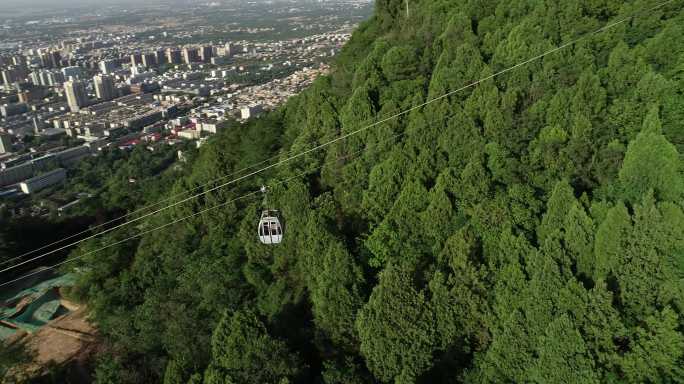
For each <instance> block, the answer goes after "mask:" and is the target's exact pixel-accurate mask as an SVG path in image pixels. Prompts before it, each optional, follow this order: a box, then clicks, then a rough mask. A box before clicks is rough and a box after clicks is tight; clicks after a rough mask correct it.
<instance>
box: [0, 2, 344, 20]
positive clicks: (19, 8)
mask: <svg viewBox="0 0 684 384" xmlns="http://www.w3.org/2000/svg"><path fill="white" fill-rule="evenodd" d="M211 1H212V0H145V1H142V2H141V1H140V0H107V1H106V2H105V4H103V1H102V0H57V1H55V0H4V1H3V3H4V4H3V8H4V9H5V12H13V13H20V14H23V15H29V14H33V13H36V14H40V13H43V12H47V11H52V10H59V9H63V10H66V9H70V8H73V7H90V6H98V7H104V8H107V7H111V6H117V5H119V6H128V5H137V6H142V7H144V6H147V5H153V4H164V3H204V2H207V3H208V2H211ZM215 1H222V2H228V3H230V2H238V1H243V0H215ZM250 1H253V2H264V3H265V2H272V1H276V2H277V1H290V0H250ZM299 1H302V2H305V1H318V0H299ZM325 1H326V2H335V1H337V0H325ZM36 8H38V9H36ZM7 16H9V17H10V18H11V17H13V16H12V15H7ZM2 18H3V17H2V15H1V14H0V19H2Z"/></svg>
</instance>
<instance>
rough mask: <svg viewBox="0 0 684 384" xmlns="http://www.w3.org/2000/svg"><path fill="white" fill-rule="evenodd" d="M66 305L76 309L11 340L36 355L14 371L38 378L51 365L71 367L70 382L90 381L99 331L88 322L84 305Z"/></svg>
mask: <svg viewBox="0 0 684 384" xmlns="http://www.w3.org/2000/svg"><path fill="white" fill-rule="evenodd" d="M66 304H67V305H68V308H70V309H72V308H73V309H76V310H75V311H73V312H70V313H68V314H66V315H63V316H60V317H58V318H56V319H54V320H52V321H50V322H49V323H48V324H47V325H46V326H44V327H43V328H41V329H40V330H38V331H37V332H36V333H34V334H27V333H25V332H21V333H19V334H17V335H15V337H14V338H13V339H14V340H10V341H11V342H20V343H22V344H24V345H25V348H26V350H27V352H28V353H30V354H31V355H32V356H33V362H31V363H29V364H25V365H23V366H20V367H17V369H16V372H13V373H14V374H17V373H19V372H20V373H21V375H22V376H23V375H29V376H31V377H35V376H41V375H43V374H45V370H46V368H47V367H50V366H53V367H54V366H58V367H66V366H69V369H68V371H69V376H70V382H72V383H90V382H91V378H90V377H89V374H88V372H89V370H88V369H87V365H88V364H90V362H91V360H92V359H91V357H92V356H93V355H94V354H95V353H96V351H97V349H98V347H99V341H98V335H97V330H96V329H95V327H94V326H92V325H91V324H90V323H89V322H88V321H87V312H86V309H85V307H80V308H79V306H78V305H76V304H74V303H70V302H68V303H66ZM67 305H65V307H66V306H67Z"/></svg>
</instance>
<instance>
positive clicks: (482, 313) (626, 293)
mask: <svg viewBox="0 0 684 384" xmlns="http://www.w3.org/2000/svg"><path fill="white" fill-rule="evenodd" d="M655 4H656V3H655V2H653V1H645V0H636V1H627V2H621V1H615V0H591V1H578V0H570V1H563V2H559V1H542V0H539V1H531V0H509V1H495V0H464V1H454V0H412V1H411V2H410V5H411V11H410V17H408V18H407V17H406V14H405V8H404V7H405V3H404V1H403V0H377V1H376V10H375V14H374V16H373V17H372V18H371V19H370V20H369V21H367V22H365V23H364V24H363V25H361V27H360V28H359V29H358V30H357V31H356V32H355V33H354V35H353V37H352V39H351V41H350V42H349V44H348V45H347V46H346V47H345V49H344V50H343V52H342V53H341V55H340V56H339V57H338V59H337V61H336V63H335V66H334V71H333V73H331V75H329V76H326V77H323V78H320V79H319V80H318V81H317V82H316V83H315V84H314V85H313V86H312V87H311V88H309V89H308V90H306V91H305V92H303V93H302V94H301V95H299V96H298V97H295V98H293V99H291V100H290V101H289V102H288V103H287V105H286V106H285V107H283V108H281V109H280V110H278V111H276V112H273V113H270V114H268V115H267V116H266V117H263V118H261V119H258V120H254V121H251V122H250V123H249V124H246V125H235V126H233V127H231V129H229V130H228V131H227V132H224V133H222V134H220V135H218V136H217V137H216V138H215V139H214V140H212V142H211V143H210V144H208V145H206V146H205V147H203V148H202V149H201V151H200V153H199V155H198V156H197V157H196V158H192V159H189V160H188V163H187V166H186V167H185V170H184V171H183V172H184V173H183V176H182V177H178V178H177V180H175V183H174V185H173V187H172V188H169V189H167V190H165V191H163V192H161V191H160V193H159V195H158V196H149V197H148V200H149V201H148V203H149V202H154V201H157V200H158V199H161V198H164V197H166V196H171V195H176V194H178V193H182V192H184V191H187V190H190V189H193V188H197V187H198V186H202V185H204V184H206V183H208V182H210V181H212V180H215V179H218V178H221V177H224V176H225V175H227V174H230V173H232V172H235V171H237V170H240V169H243V168H244V167H247V166H250V165H252V164H254V163H257V162H259V161H263V160H265V159H268V158H270V157H272V156H275V155H280V156H281V159H284V158H287V157H288V155H289V154H292V153H299V152H301V151H304V150H308V149H309V148H312V147H314V146H316V145H319V144H321V143H325V142H327V141H329V140H331V139H334V138H335V137H338V136H339V135H343V134H346V133H350V132H354V131H355V130H358V129H360V128H363V127H365V126H366V125H367V124H370V123H372V122H373V121H377V120H378V119H381V118H383V117H386V116H389V115H392V114H394V113H396V112H397V111H401V110H404V109H407V108H410V107H412V106H415V105H419V104H421V103H423V102H425V101H427V100H429V99H431V98H434V97H437V96H440V95H442V94H444V93H446V92H449V91H452V90H455V89H458V88H460V87H462V86H464V85H466V84H469V83H471V82H473V81H475V80H478V79H480V78H484V77H487V76H489V75H491V74H493V73H496V72H498V71H501V70H503V69H505V68H508V67H510V66H513V65H515V64H517V63H519V62H522V61H524V60H527V59H528V58H531V57H534V56H536V55H539V54H541V53H543V52H545V51H548V50H550V49H552V48H553V47H556V46H559V45H561V44H563V43H565V42H568V41H571V40H573V39H575V38H577V37H579V36H582V35H583V34H586V33H588V32H591V31H595V30H597V29H598V28H600V27H602V26H604V25H606V24H608V23H610V22H612V21H615V20H619V19H621V18H624V17H626V16H628V15H631V14H633V13H635V12H639V11H640V10H645V9H648V8H650V7H652V6H653V5H655ZM681 8H682V4H681V2H680V1H673V2H671V3H670V4H668V5H666V6H664V7H661V8H658V9H656V10H651V11H648V12H642V13H640V14H638V15H637V16H636V17H634V18H633V19H631V20H629V21H627V22H625V23H621V24H619V25H616V26H615V27H613V28H611V29H608V30H605V31H603V32H601V33H599V34H595V35H592V36H590V37H588V38H586V39H582V40H581V41H580V42H578V43H577V44H574V45H572V46H569V47H567V48H566V49H564V50H561V51H559V52H556V53H553V54H550V55H547V56H545V57H544V58H543V59H541V60H537V61H533V62H531V63H529V64H527V65H524V66H520V67H518V68H516V69H515V70H513V71H510V72H507V73H506V74H503V75H501V76H497V77H496V78H494V79H492V80H488V81H485V82H482V83H481V84H479V85H478V86H476V87H472V88H468V89H466V90H463V91H462V92H458V93H455V94H453V95H452V96H450V97H448V98H444V99H441V100H439V101H437V102H435V103H431V104H430V105H428V106H426V107H425V108H420V109H416V110H414V111H412V112H411V113H408V114H405V115H402V116H400V117H398V118H395V119H392V120H389V121H387V122H386V123H382V124H379V125H377V126H374V127H373V128H372V129H368V130H364V131H362V132H360V133H359V134H356V135H353V136H350V137H349V138H347V139H345V140H341V141H339V142H337V143H335V144H333V145H331V146H328V147H325V149H324V150H320V151H314V152H311V153H309V154H307V155H306V156H302V157H299V158H297V159H296V160H293V161H291V162H288V163H286V164H284V165H283V166H279V167H274V168H272V169H271V170H269V171H268V172H265V173H261V174H259V175H258V176H256V177H252V178H248V179H245V180H244V181H243V182H241V183H239V184H236V185H231V186H230V188H223V189H220V190H217V191H214V192H211V193H208V194H207V195H205V196H203V197H201V198H199V199H195V200H193V201H191V202H188V203H186V204H181V205H178V206H176V207H174V208H173V209H171V210H169V211H165V212H164V213H163V214H160V215H157V216H155V217H154V218H152V219H150V220H149V221H148V222H146V223H145V224H142V225H137V226H131V227H128V228H127V229H126V230H125V231H121V232H117V233H114V234H111V235H108V236H106V237H103V238H101V239H98V240H95V241H91V242H89V243H87V244H85V245H83V246H82V247H81V248H80V249H78V250H76V251H74V253H73V254H74V255H79V254H82V253H84V252H87V251H88V250H92V249H96V248H99V247H101V246H103V245H106V244H109V243H111V242H113V241H117V240H120V239H123V238H126V237H128V236H131V235H135V234H136V233H140V232H141V231H145V230H146V229H149V228H154V227H155V226H159V225H164V224H166V223H169V222H172V221H173V220H176V219H179V218H182V217H185V216H188V215H191V214H193V213H197V212H200V211H201V210H203V209H205V208H207V207H211V206H214V205H217V204H224V203H225V202H227V201H231V200H232V199H234V198H236V197H238V196H241V195H243V194H245V193H249V192H251V191H254V190H255V189H258V187H259V186H260V185H262V184H267V185H269V186H271V193H270V194H269V205H270V208H274V209H278V210H280V212H281V213H282V217H283V219H284V222H285V240H284V241H283V243H282V244H280V245H277V246H266V245H262V244H260V243H259V241H258V239H257V232H256V228H257V222H258V218H259V213H260V210H261V209H262V208H263V205H262V201H261V197H260V196H253V197H250V198H246V199H242V200H237V201H233V202H230V203H228V204H226V205H224V206H222V207H221V208H218V209H215V210H212V211H209V212H206V213H202V214H199V215H197V216H195V217H193V218H191V219H189V220H186V221H184V222H182V223H179V224H175V225H173V226H170V227H167V228H165V229H163V230H160V231H157V232H154V233H151V234H148V235H145V236H143V237H142V238H140V239H137V240H136V241H132V242H127V243H124V244H120V245H117V246H115V247H111V248H108V249H107V250H105V251H103V252H99V253H94V254H90V255H88V256H87V257H85V258H83V259H81V260H79V261H77V262H74V263H73V264H72V265H70V268H71V267H73V266H79V267H81V268H80V269H79V270H80V271H82V272H81V274H80V281H79V285H78V287H77V288H76V289H75V290H74V292H72V294H73V295H74V296H76V297H79V298H81V299H82V300H84V301H87V302H88V303H89V306H90V310H91V311H92V316H93V319H94V320H95V321H96V323H97V325H98V327H99V329H100V330H101V332H102V333H103V335H104V336H105V339H106V343H107V346H106V352H105V353H103V354H102V355H101V356H100V358H99V363H98V366H97V369H96V371H95V372H94V377H95V381H96V382H97V383H101V384H104V383H154V382H160V383H164V384H180V383H182V384H185V383H192V384H200V383H205V384H218V383H235V384H238V383H255V384H256V383H276V384H284V383H292V384H294V383H325V384H337V383H340V384H342V383H352V384H353V383H393V382H394V383H401V384H407V383H442V382H444V383H459V382H463V383H503V382H515V383H522V382H526V383H527V382H533V383H561V382H562V383H570V382H576V383H598V382H601V383H617V382H626V383H675V382H684V315H683V311H684V174H683V167H682V157H681V155H680V153H683V152H682V151H684V39H683V38H682V37H683V36H684V13H683V12H682V10H681ZM282 180H287V181H286V182H281V181H282Z"/></svg>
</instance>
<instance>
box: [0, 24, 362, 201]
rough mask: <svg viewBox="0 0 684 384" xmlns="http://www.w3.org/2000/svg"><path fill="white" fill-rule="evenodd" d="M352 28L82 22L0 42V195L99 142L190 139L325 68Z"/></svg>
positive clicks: (47, 183) (262, 105)
mask: <svg viewBox="0 0 684 384" xmlns="http://www.w3.org/2000/svg"><path fill="white" fill-rule="evenodd" d="M350 29H351V27H349V28H348V29H345V30H338V31H333V32H325V33H320V34H316V35H312V36H309V37H306V38H293V39H287V40H280V41H262V42H256V41H247V40H242V41H232V42H217V43H213V42H210V43H206V42H205V43H200V44H175V43H174V42H173V41H172V40H171V39H166V40H164V41H163V42H160V40H159V39H145V38H139V37H136V36H135V34H134V33H121V34H113V33H99V32H98V33H91V32H84V33H82V34H81V35H80V37H69V38H66V39H62V40H56V39H52V38H51V37H47V36H46V37H45V41H44V42H43V43H41V42H40V41H39V40H33V41H31V43H30V44H27V43H26V42H24V43H22V44H17V45H16V46H13V47H12V48H3V47H2V46H1V45H0V198H2V197H5V196H17V195H18V194H26V195H29V194H34V193H36V192H38V191H41V190H43V189H45V188H48V187H51V186H54V185H58V184H60V183H63V182H64V181H65V180H66V179H67V178H68V177H69V174H70V172H72V171H70V169H73V168H75V167H77V165H78V164H79V163H80V162H81V161H83V160H84V159H86V158H88V157H91V156H96V155H97V154H99V153H100V152H101V151H102V150H104V149H106V148H112V147H113V148H121V149H129V148H132V147H134V146H136V145H139V144H143V143H144V144H145V145H146V148H152V147H153V146H155V145H163V144H175V143H178V142H181V141H188V140H195V141H197V146H198V147H199V146H200V145H201V144H202V143H204V142H205V141H206V139H207V137H208V136H210V135H214V134H217V133H219V132H221V131H222V130H225V129H227V128H228V127H230V126H231V122H241V121H246V120H248V119H251V118H255V117H258V116H259V115H261V114H262V113H263V112H265V111H268V110H272V109H275V108H277V107H278V106H280V105H282V104H283V103H284V102H285V101H286V100H287V99H288V98H289V97H291V96H293V95H295V94H297V93H299V92H300V91H301V90H302V89H303V88H305V87H307V86H308V85H310V84H311V83H312V82H313V81H314V80H315V79H316V78H317V77H318V76H321V75H324V74H325V73H327V71H328V70H329V67H328V66H327V64H326V63H327V62H328V61H329V60H330V58H331V57H332V56H333V55H335V54H336V53H337V52H338V51H339V49H340V48H341V47H342V45H343V44H345V43H346V41H347V40H348V39H349V38H350ZM74 36H79V34H74ZM166 36H167V35H166V32H164V37H166ZM148 40H149V41H148ZM236 126H238V127H239V125H236Z"/></svg>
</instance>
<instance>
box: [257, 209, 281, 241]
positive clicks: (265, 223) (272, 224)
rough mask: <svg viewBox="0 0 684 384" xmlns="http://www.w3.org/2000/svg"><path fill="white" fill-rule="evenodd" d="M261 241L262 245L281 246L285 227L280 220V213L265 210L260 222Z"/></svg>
mask: <svg viewBox="0 0 684 384" xmlns="http://www.w3.org/2000/svg"><path fill="white" fill-rule="evenodd" d="M259 240H260V241H261V243H262V244H280V242H281V241H283V227H282V225H280V219H278V211H273V210H265V211H263V212H261V220H259Z"/></svg>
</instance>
